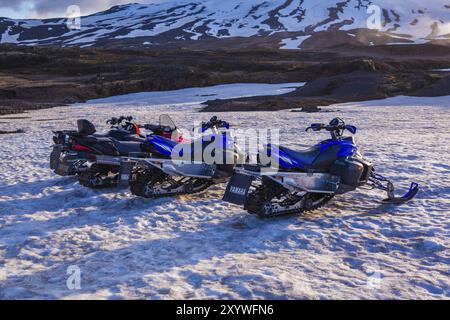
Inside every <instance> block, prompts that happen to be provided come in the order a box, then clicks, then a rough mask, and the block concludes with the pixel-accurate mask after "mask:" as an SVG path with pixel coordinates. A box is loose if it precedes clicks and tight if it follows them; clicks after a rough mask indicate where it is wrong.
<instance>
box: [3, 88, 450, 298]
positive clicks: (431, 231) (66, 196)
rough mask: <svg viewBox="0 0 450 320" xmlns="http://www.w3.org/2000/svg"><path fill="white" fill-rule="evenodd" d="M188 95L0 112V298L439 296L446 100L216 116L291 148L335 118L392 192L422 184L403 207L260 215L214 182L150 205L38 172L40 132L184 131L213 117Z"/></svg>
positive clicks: (445, 250)
mask: <svg viewBox="0 0 450 320" xmlns="http://www.w3.org/2000/svg"><path fill="white" fill-rule="evenodd" d="M239 88H241V87H240V86H235V90H236V91H238V90H239ZM195 90H197V89H195ZM195 90H194V91H192V93H191V94H190V95H188V96H192V95H194V96H195V93H194V92H195ZM241 90H242V93H241V94H242V95H244V94H250V93H254V94H264V93H266V92H265V91H266V88H265V87H262V88H261V89H257V88H253V89H252V90H253V91H252V92H249V89H248V88H246V89H245V90H244V89H241ZM206 93H208V94H217V95H220V96H223V95H222V94H221V92H220V91H219V90H217V88H210V89H208V90H206V91H201V90H200V89H198V91H197V93H196V94H197V95H200V94H206ZM159 94H161V96H162V97H163V96H164V95H165V93H164V92H161V93H159ZM177 94H178V95H179V96H180V98H178V99H175V98H174V97H175V96H176V95H177ZM185 95H186V91H179V92H178V93H177V92H171V93H170V94H169V96H168V98H167V101H166V103H165V104H164V102H163V100H164V98H161V99H160V100H156V99H157V96H156V95H155V96H148V99H147V101H145V102H144V101H143V100H141V99H136V100H134V99H135V98H134V97H128V99H129V100H128V102H126V101H124V100H123V99H122V98H118V99H117V103H116V102H114V99H112V100H111V101H110V102H109V103H106V102H105V103H98V104H94V103H87V104H79V105H75V106H67V107H61V108H54V109H50V110H40V111H31V112H29V113H27V114H24V115H18V117H25V118H26V119H9V118H10V117H7V116H3V117H0V128H1V129H2V130H12V129H17V128H24V129H25V130H26V133H25V134H15V135H0V143H1V145H2V153H1V154H0V158H1V161H0V298H2V299H7V298H9V299H18V298H22V299H23V298H41V299H57V298H64V299H72V298H96V299H99V298H108V299H117V298H140V299H177V298H179V299H181V298H184V299H207V298H209V299H217V298H224V299H245V298H249V299H283V298H289V299H301V298H311V299H314V298H317V299H323V298H329V299H336V298H344V299H373V298H379V299H424V298H430V299H448V298H449V297H450V283H449V277H448V270H449V261H450V250H449V247H450V226H449V219H448V213H449V207H450V187H449V186H448V184H446V181H445V180H444V179H445V177H448V175H449V173H450V153H449V152H448V151H449V150H448V141H449V140H450V132H449V130H448V128H449V127H450V116H449V108H450V99H449V98H450V97H440V98H412V97H398V98H392V99H386V100H377V101H370V102H358V103H348V104H345V105H338V106H332V107H330V110H338V109H339V110H341V111H332V112H329V113H328V112H327V113H313V114H306V113H292V112H290V111H289V110H286V111H280V112H245V113H238V112H229V113H220V114H219V116H220V117H221V118H223V119H225V120H228V121H230V122H231V124H232V126H233V127H238V128H258V127H263V128H279V129H280V130H281V139H282V141H283V143H284V144H285V145H286V146H289V147H292V148H298V149H301V148H304V147H307V146H310V145H311V144H313V143H315V142H317V141H319V140H322V139H325V138H326V137H327V135H326V134H325V133H305V132H304V128H305V127H306V126H307V125H309V124H310V123H315V122H327V121H329V120H330V119H331V118H333V117H336V116H340V117H342V118H344V119H345V120H346V121H347V122H348V123H351V124H355V125H356V126H358V128H359V132H358V133H357V142H358V144H359V146H360V147H361V151H362V152H363V153H364V154H365V156H366V157H367V158H369V159H372V160H373V161H374V163H375V165H376V168H377V170H378V171H379V172H380V173H383V174H385V175H386V176H389V177H391V178H392V179H393V180H394V181H395V183H396V184H397V185H398V186H399V190H398V192H399V193H402V192H405V191H406V188H407V186H408V183H409V182H410V181H411V180H414V181H417V182H419V183H420V184H421V188H422V189H421V191H420V193H419V194H418V197H417V199H416V200H414V201H412V202H409V203H407V204H405V205H403V206H391V205H382V204H381V203H380V200H381V199H382V198H383V196H384V195H383V194H381V193H379V192H377V191H364V190H359V191H355V192H352V193H350V194H347V195H343V196H337V197H336V198H335V199H334V200H332V201H331V203H330V204H329V205H328V206H326V207H325V208H323V209H320V210H318V211H316V212H314V213H311V214H308V215H306V216H291V217H285V218H279V219H274V220H259V219H258V218H256V217H254V216H250V215H248V214H247V213H246V212H244V211H243V210H242V209H241V208H239V207H236V206H233V205H230V204H227V203H224V202H222V201H221V198H222V195H223V192H224V187H225V186H224V185H216V186H213V187H212V188H211V189H210V190H208V191H206V192H203V193H201V194H197V195H191V196H182V197H176V198H168V199H156V200H147V199H141V198H137V197H134V196H132V195H131V194H130V193H129V192H128V191H127V190H124V189H121V190H88V189H86V188H83V187H81V186H80V185H79V184H78V183H77V182H76V181H75V180H74V179H73V178H67V177H58V176H56V175H54V174H53V173H52V172H51V171H50V169H49V168H48V156H49V153H50V146H51V137H52V133H51V130H58V129H70V128H75V127H76V119H78V118H87V119H91V120H92V121H93V122H94V123H95V124H96V126H98V129H99V132H101V131H103V130H106V129H107V126H106V124H105V123H104V122H105V120H106V119H107V118H110V117H111V116H117V115H128V114H131V115H133V116H135V117H136V119H137V120H138V121H140V122H149V121H155V120H156V119H157V118H158V117H159V115H160V114H161V113H168V114H169V115H170V116H171V117H173V118H174V120H175V122H176V123H177V124H179V125H180V126H181V127H187V128H189V127H190V126H191V125H192V123H193V120H194V119H195V120H198V119H199V118H201V119H203V120H207V119H209V118H210V117H211V116H212V115H213V114H211V113H198V112H197V107H199V105H198V104H191V103H187V104H182V103H179V101H180V100H182V97H184V96H185ZM153 99H155V100H156V101H157V105H155V104H153V102H152V101H153ZM204 99H209V98H206V97H205V98H204ZM173 101H176V105H174V104H173ZM188 101H189V100H188ZM71 265H76V266H78V267H79V268H80V269H81V275H82V276H81V290H69V289H68V288H67V286H66V280H67V273H66V272H67V267H68V266H71ZM374 272H376V274H377V275H378V277H376V278H375V279H374V278H373V277H372V276H373V274H374ZM375 280H376V281H375Z"/></svg>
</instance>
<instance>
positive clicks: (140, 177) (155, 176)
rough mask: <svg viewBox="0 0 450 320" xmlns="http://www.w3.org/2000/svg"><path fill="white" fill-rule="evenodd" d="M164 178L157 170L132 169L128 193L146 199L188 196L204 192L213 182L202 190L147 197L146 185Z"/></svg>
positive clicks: (162, 173)
mask: <svg viewBox="0 0 450 320" xmlns="http://www.w3.org/2000/svg"><path fill="white" fill-rule="evenodd" d="M165 176H166V174H165V173H164V172H161V171H159V170H157V169H155V170H149V169H147V168H137V169H134V170H133V172H132V173H131V179H130V191H131V193H132V194H134V195H136V196H139V197H143V198H147V199H157V198H167V197H173V196H181V195H188V194H196V193H200V192H203V191H205V190H206V189H208V188H209V187H211V186H212V185H213V182H208V183H206V184H205V185H204V186H203V187H202V188H200V189H197V190H195V191H193V192H189V191H183V192H168V193H165V194H152V195H148V194H147V193H146V192H145V188H146V187H147V185H148V183H149V182H150V181H155V180H156V181H158V180H160V179H163V178H164V177H165Z"/></svg>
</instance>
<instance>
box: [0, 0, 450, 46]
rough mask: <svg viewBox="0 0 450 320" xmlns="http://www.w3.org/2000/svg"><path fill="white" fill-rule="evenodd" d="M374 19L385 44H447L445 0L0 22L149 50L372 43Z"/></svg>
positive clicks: (50, 37) (194, 4)
mask: <svg viewBox="0 0 450 320" xmlns="http://www.w3.org/2000/svg"><path fill="white" fill-rule="evenodd" d="M373 5H375V6H378V8H379V9H377V8H376V7H373ZM377 16H379V17H380V19H379V20H378V21H379V22H380V23H378V25H379V26H380V27H381V30H380V31H382V33H379V32H375V35H374V32H371V34H372V35H373V36H376V37H379V38H383V39H384V41H385V42H391V43H393V42H401V43H405V42H406V43H409V42H414V43H422V42H427V41H430V40H449V39H450V0H433V1H427V2H424V1H419V0H396V1H392V0H319V1H318V0H270V1H264V0H227V1H223V0H168V1H166V2H162V3H157V4H137V3H133V4H127V5H122V6H115V7H112V8H111V9H109V10H107V11H103V12H100V13H97V14H93V15H89V16H84V17H82V18H81V21H80V22H81V23H80V26H81V27H80V29H78V30H77V29H69V28H68V27H67V24H66V22H67V19H65V18H60V19H45V20H13V19H8V18H0V35H1V42H2V43H20V44H27V45H35V44H55V45H63V46H73V45H75V46H90V45H104V44H107V43H111V41H112V42H118V43H120V42H122V43H123V42H124V41H126V40H133V41H136V39H138V40H139V41H140V42H139V43H140V44H142V45H152V44H166V43H170V42H176V41H186V40H202V39H214V38H231V37H260V38H267V37H269V38H270V37H272V38H274V39H276V40H277V41H278V42H277V43H279V45H280V46H281V47H284V48H296V47H298V46H299V45H301V43H302V42H303V41H304V40H306V39H307V38H308V36H309V35H313V34H317V33H318V32H321V31H336V30H341V31H345V34H346V35H348V39H351V37H353V38H355V39H358V41H359V42H362V43H365V44H371V43H377V38H375V39H368V38H367V31H368V26H369V27H371V26H372V27H376V25H377V19H376V17H377ZM368 22H369V25H368ZM386 39H387V40H386ZM141 40H142V41H141ZM380 41H381V40H380Z"/></svg>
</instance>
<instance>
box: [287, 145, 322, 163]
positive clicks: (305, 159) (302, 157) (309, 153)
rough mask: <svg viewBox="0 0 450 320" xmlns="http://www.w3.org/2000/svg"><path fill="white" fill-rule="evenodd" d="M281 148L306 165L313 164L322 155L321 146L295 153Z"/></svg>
mask: <svg viewBox="0 0 450 320" xmlns="http://www.w3.org/2000/svg"><path fill="white" fill-rule="evenodd" d="M279 148H280V150H281V151H283V152H284V153H286V154H287V155H288V156H290V157H292V158H294V159H295V160H297V161H299V162H300V163H302V164H304V165H311V164H313V163H314V161H315V160H316V159H317V157H318V156H319V155H320V146H313V147H311V148H308V149H306V150H302V151H295V150H291V149H288V148H286V147H282V146H280V147H279Z"/></svg>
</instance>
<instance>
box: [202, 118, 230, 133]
mask: <svg viewBox="0 0 450 320" xmlns="http://www.w3.org/2000/svg"><path fill="white" fill-rule="evenodd" d="M212 128H217V129H219V128H225V129H229V128H230V124H229V123H228V122H226V121H224V120H219V119H218V118H217V117H216V116H214V117H212V118H211V119H210V120H209V121H208V122H206V123H205V122H203V123H202V131H203V132H204V131H206V130H208V129H212Z"/></svg>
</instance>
